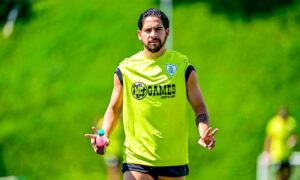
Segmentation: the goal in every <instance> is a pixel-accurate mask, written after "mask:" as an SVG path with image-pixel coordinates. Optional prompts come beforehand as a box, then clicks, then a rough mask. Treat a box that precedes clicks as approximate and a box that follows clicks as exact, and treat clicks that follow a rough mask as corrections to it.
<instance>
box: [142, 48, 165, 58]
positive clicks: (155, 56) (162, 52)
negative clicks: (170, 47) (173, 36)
mask: <svg viewBox="0 0 300 180" xmlns="http://www.w3.org/2000/svg"><path fill="white" fill-rule="evenodd" d="M165 52H166V47H165V46H163V47H162V48H161V49H160V50H159V51H158V52H155V53H152V52H150V51H148V49H146V48H145V47H144V51H143V53H144V55H145V56H147V57H148V58H151V59H156V58H159V57H160V56H162V55H164V54H165Z"/></svg>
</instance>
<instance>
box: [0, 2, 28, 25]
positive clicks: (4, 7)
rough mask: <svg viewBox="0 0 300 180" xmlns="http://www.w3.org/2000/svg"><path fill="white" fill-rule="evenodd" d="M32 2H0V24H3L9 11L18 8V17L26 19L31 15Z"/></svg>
mask: <svg viewBox="0 0 300 180" xmlns="http://www.w3.org/2000/svg"><path fill="white" fill-rule="evenodd" d="M31 4H32V0H0V22H5V21H6V19H7V16H8V13H9V12H10V10H11V9H13V8H14V7H16V6H18V7H19V17H21V18H22V17H24V18H27V17H29V16H30V13H31Z"/></svg>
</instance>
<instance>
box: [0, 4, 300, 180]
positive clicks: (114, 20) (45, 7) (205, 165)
mask: <svg viewBox="0 0 300 180" xmlns="http://www.w3.org/2000/svg"><path fill="white" fill-rule="evenodd" d="M153 6H154V7H157V5H156V4H155V3H154V1H147V2H144V1H143V3H141V2H140V1H137V0H136V1H125V0H121V1H118V3H116V2H108V1H105V2H99V1H96V0H92V1H89V2H85V1H78V0H77V1H71V0H66V1H35V2H34V6H33V12H34V14H33V16H32V18H31V19H30V20H29V21H22V22H17V24H16V27H15V31H14V34H13V35H12V37H10V39H3V38H2V37H0V127H1V130H0V176H6V175H18V176H24V177H25V178H27V179H64V180H65V179H72V180H73V179H92V178H97V179H104V176H105V171H104V168H103V162H102V158H101V157H99V156H97V155H96V154H94V153H93V150H92V148H91V147H90V144H89V140H88V139H87V138H85V137H84V134H85V133H89V132H90V133H91V132H92V130H91V126H92V125H93V124H94V123H95V121H96V120H97V119H98V118H99V117H100V116H101V115H102V114H103V113H104V112H105V108H106V106H107V104H108V102H109V99H110V94H111V90H112V86H113V82H112V80H113V72H114V70H115V68H116V67H117V66H118V64H119V63H120V61H121V60H122V59H124V58H125V57H128V56H130V55H132V54H134V53H136V52H137V51H139V50H141V48H142V46H141V43H140V42H139V41H138V39H137V35H136V31H137V20H138V18H139V15H140V13H141V12H142V11H144V10H145V9H147V8H149V7H153ZM299 7H300V6H299V5H295V6H294V7H291V8H290V9H288V10H283V11H278V13H275V15H274V16H272V17H269V18H256V19H253V20H251V21H247V22H246V21H244V20H242V19H240V20H234V21H230V20H228V18H227V17H226V16H225V15H221V14H219V15H216V14H212V13H211V12H210V11H209V7H208V6H207V5H205V4H202V3H193V4H183V5H178V6H175V7H174V49H175V50H178V51H179V52H182V53H183V54H186V55H188V57H190V61H191V62H192V64H193V65H194V66H195V67H196V69H197V73H198V76H199V83H200V86H201V89H202V91H203V94H204V98H205V100H206V103H207V106H208V109H209V112H210V117H211V125H212V126H213V127H218V128H219V129H220V131H219V132H218V133H217V135H216V140H217V145H216V148H215V149H214V150H213V151H211V152H207V151H206V150H204V149H202V148H201V147H200V146H199V145H197V140H198V135H197V130H196V128H195V125H194V120H193V119H194V118H193V113H192V111H191V108H189V111H190V112H191V113H190V114H191V115H190V117H189V118H190V154H189V156H190V172H191V174H190V175H189V176H188V178H187V179H212V180H213V179H216V180H218V179H220V178H222V179H230V180H231V179H241V177H243V178H242V179H245V180H248V179H249V180H252V179H255V173H256V172H255V169H256V158H257V156H258V154H259V153H260V152H261V150H262V145H263V141H264V130H265V125H266V123H267V121H268V120H269V119H270V118H271V117H272V116H273V115H274V114H275V113H276V109H277V108H278V107H279V105H281V104H286V105H287V106H288V108H289V110H290V111H291V114H292V115H293V116H294V117H295V118H296V119H297V122H298V124H300V123H299V119H300V112H299V111H298V110H297V107H299V102H300V101H299V100H300V95H299V92H300V84H299V82H300V81H299V75H298V74H297V73H298V71H299V69H300V62H299V59H300V40H299V38H298V37H300V36H299V35H300V32H299V22H298V21H297V18H299V16H298V12H299ZM297 150H300V148H299V146H298V147H297Z"/></svg>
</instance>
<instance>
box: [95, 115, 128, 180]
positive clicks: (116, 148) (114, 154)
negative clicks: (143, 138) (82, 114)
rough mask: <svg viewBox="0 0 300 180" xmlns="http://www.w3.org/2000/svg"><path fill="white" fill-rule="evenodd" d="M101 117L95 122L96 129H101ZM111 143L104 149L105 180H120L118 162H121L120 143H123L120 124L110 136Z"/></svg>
mask: <svg viewBox="0 0 300 180" xmlns="http://www.w3.org/2000/svg"><path fill="white" fill-rule="evenodd" d="M103 119H104V118H103V117H102V118H100V119H99V120H98V122H97V126H96V127H97V128H98V129H101V127H102V124H103ZM109 139H110V141H111V143H110V144H109V146H108V147H107V149H106V153H105V155H104V163H105V166H106V171H107V180H120V179H121V169H120V162H121V161H122V143H123V140H124V138H123V129H122V124H121V123H120V124H118V125H117V127H116V128H115V130H114V133H113V134H112V135H111V136H110V138H109Z"/></svg>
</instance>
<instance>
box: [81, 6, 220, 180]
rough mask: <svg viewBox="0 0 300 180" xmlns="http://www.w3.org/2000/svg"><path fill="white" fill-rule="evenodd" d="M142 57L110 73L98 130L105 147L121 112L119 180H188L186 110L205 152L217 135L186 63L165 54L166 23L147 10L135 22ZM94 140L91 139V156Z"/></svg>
mask: <svg viewBox="0 0 300 180" xmlns="http://www.w3.org/2000/svg"><path fill="white" fill-rule="evenodd" d="M138 27H139V30H138V32H137V34H138V38H139V39H140V40H141V42H142V44H143V46H144V48H143V50H142V51H140V52H138V53H137V54H135V55H133V56H131V57H130V58H126V59H125V60H123V61H122V62H121V63H120V65H119V66H118V68H117V69H116V71H115V75H114V88H113V92H112V96H111V100H110V103H109V105H108V108H107V110H106V113H105V116H104V121H103V125H102V129H103V130H105V137H106V142H107V144H109V138H110V134H111V133H112V131H113V129H114V128H115V126H116V125H117V123H118V120H119V117H120V113H121V111H122V109H123V124H124V131H125V148H126V149H125V152H124V163H123V166H122V171H123V173H124V174H123V177H124V180H184V179H185V176H186V175H188V173H189V169H188V162H189V160H188V122H187V104H188V102H189V103H190V104H191V106H192V108H193V110H194V113H195V117H196V118H195V119H196V125H197V128H198V131H199V135H200V139H199V141H198V143H199V144H200V145H201V146H202V147H204V148H207V149H208V150H209V151H210V150H212V149H213V148H214V146H215V139H214V135H215V133H216V132H217V131H218V129H215V130H214V131H212V132H211V130H212V128H211V127H210V126H209V117H208V111H207V108H206V105H205V103H204V100H203V97H202V93H201V90H200V87H199V85H198V80H197V73H196V72H195V69H194V67H193V66H192V65H191V64H190V63H189V61H188V58H187V57H186V56H185V55H182V54H180V53H178V52H176V51H171V50H167V49H166V47H165V42H166V40H167V38H168V35H169V31H170V30H169V20H168V17H167V16H166V15H165V14H164V13H163V12H162V11H160V10H158V9H154V8H150V9H148V10H147V11H145V12H143V13H142V14H141V16H140V19H139V21H138ZM92 129H93V131H94V132H95V134H86V135H85V136H86V137H90V138H91V144H92V147H93V148H94V151H95V152H97V149H98V148H97V146H96V144H95V138H96V137H97V129H96V128H95V127H93V128H92Z"/></svg>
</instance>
